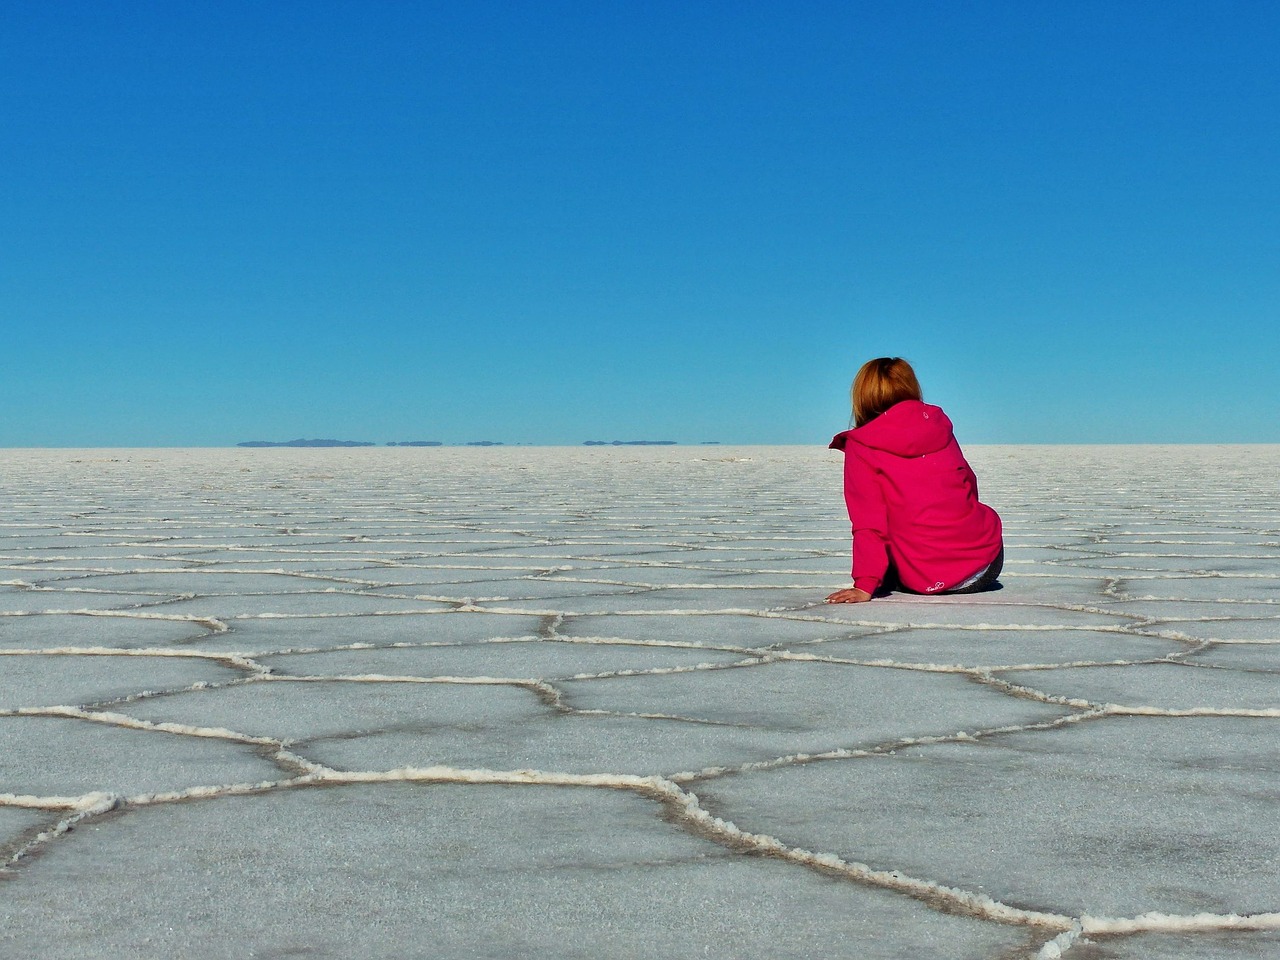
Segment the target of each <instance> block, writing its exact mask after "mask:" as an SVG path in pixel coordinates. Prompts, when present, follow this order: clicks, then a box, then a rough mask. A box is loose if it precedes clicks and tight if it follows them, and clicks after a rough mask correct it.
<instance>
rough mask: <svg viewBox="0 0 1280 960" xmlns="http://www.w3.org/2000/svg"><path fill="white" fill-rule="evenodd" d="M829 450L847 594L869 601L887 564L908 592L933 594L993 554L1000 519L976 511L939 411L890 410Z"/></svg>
mask: <svg viewBox="0 0 1280 960" xmlns="http://www.w3.org/2000/svg"><path fill="white" fill-rule="evenodd" d="M831 447H832V449H834V450H843V451H844V499H845V504H846V505H847V506H848V508H849V519H850V520H851V521H852V522H853V581H854V586H856V587H858V588H859V589H861V590H865V591H867V593H874V592H875V591H876V588H877V587H879V586H880V584H881V582H882V581H883V580H884V575H885V570H886V569H887V567H888V565H889V563H890V561H892V562H893V564H894V566H895V567H897V570H898V576H899V578H900V579H901V580H902V585H903V586H904V587H906V588H907V589H908V590H914V591H916V592H918V593H938V592H940V591H944V590H947V589H949V588H951V587H953V586H955V585H956V584H958V583H962V582H963V581H964V580H966V579H967V578H968V577H971V576H973V574H975V573H977V572H979V571H980V570H982V569H983V568H985V567H986V566H987V565H988V564H990V563H991V561H993V560H994V559H995V558H996V554H998V553H999V552H1000V549H1001V547H1002V540H1001V525H1000V517H999V515H998V514H997V513H996V512H995V511H994V510H992V509H991V508H990V507H988V506H987V505H986V504H984V503H979V502H978V480H977V478H976V477H975V476H974V475H973V470H972V469H970V467H969V463H968V461H966V460H965V458H964V454H963V453H961V452H960V445H959V444H958V443H956V438H955V436H954V435H953V434H952V432H951V420H950V419H948V417H947V415H946V414H945V413H943V412H942V409H941V408H940V407H935V406H931V405H930V404H927V403H922V402H921V401H919V400H903V401H900V402H899V403H895V404H894V405H893V406H892V407H890V408H889V409H888V410H886V411H885V412H884V413H882V414H880V416H878V417H876V418H875V419H874V420H872V421H870V422H868V423H865V424H863V425H862V426H861V427H858V428H856V429H854V430H846V431H845V432H844V433H838V434H836V436H835V439H833V440H832V441H831Z"/></svg>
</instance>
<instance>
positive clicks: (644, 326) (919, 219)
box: [0, 0, 1280, 446]
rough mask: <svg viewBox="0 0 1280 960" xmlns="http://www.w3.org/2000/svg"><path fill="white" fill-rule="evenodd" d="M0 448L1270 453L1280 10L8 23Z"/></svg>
mask: <svg viewBox="0 0 1280 960" xmlns="http://www.w3.org/2000/svg"><path fill="white" fill-rule="evenodd" d="M0 20H2V22H0V79H2V80H3V96H2V97H0V244H3V248H2V249H0V446H29V445H31V446H42V445H60V446H68V445H72V446H80V445H83V446H131V445H179V446H180V445H222V444H231V443H235V442H236V441H239V440H247V439H277V440H284V439H290V438H293V437H301V436H306V437H315V436H329V437H342V438H350V439H367V440H376V441H386V440H411V439H437V440H444V441H447V442H458V441H468V440H479V439H487V438H488V439H494V440H504V441H507V442H534V443H573V444H576V443H580V442H581V441H583V440H587V439H606V440H608V439H614V438H623V439H628V438H652V439H675V440H681V441H689V442H698V441H704V440H720V441H724V442H747V443H814V442H818V443H821V442H825V440H826V439H827V438H828V437H829V436H830V435H831V433H833V432H835V431H836V430H838V429H841V428H842V427H843V426H844V425H845V423H846V421H847V418H848V408H847V389H848V383H849V380H850V378H851V377H852V375H853V373H854V371H855V370H856V369H857V366H858V365H859V364H860V363H861V362H862V361H863V360H865V359H868V358H870V357H873V356H879V355H884V354H896V355H902V356H905V357H907V358H909V359H911V360H912V361H913V362H914V363H915V364H916V367H917V370H918V372H919V374H920V377H921V380H922V382H923V384H924V388H925V395H926V399H929V400H932V401H935V402H938V403H941V404H942V405H943V406H944V407H946V408H947V410H948V412H949V413H951V415H952V419H953V420H954V421H955V422H956V424H957V433H958V435H959V437H960V439H961V441H962V442H970V443H978V442H1171V441H1268V442H1280V384H1278V383H1277V379H1278V375H1280V309H1278V306H1280V119H1278V118H1280V78H1278V72H1277V67H1276V50H1277V49H1280V4H1275V3H1273V2H1270V0H1258V2H1221V3H1204V2H1202V0H1197V2H1185V0H1159V2H1156V0H1151V2H1127V0H1126V2H1117V0H1106V2H1072V3H1061V2H1056V0H1055V2H1041V0H1008V2H984V0H965V2H962V0H948V2H929V0H924V2H921V0H912V2H902V0H870V2H839V0H832V2H824V3H807V2H788V3H785V4H784V3H778V2H773V0H770V2H751V0H744V2H734V3H728V2H705V3H704V2H692V3H690V2H687V0H682V2H679V3H675V2H643V3H642V2H638V0H637V2H628V3H616V2H612V3H611V2H607V0H606V2H600V0H593V2H573V3H569V2H555V0H539V2H536V3H530V2H515V0H511V2H486V0H467V2H464V3H454V2H449V3H444V2H439V3H430V2H424V3H407V2H394V3H393V2H378V0H363V2H354V0H353V2H344V3H334V2H323V0H312V2H307V3H283V2H281V3H261V2H252V3H249V2H239V0H217V2H191V3H171V4H163V3H160V4H158V3H152V2H147V3H136V2H129V0H122V2H111V3H101V2H96V0H95V2H83V3H75V2H63V3H60V2H56V0H55V2H51V3H48V4H36V3H28V4H8V5H6V9H5V11H4V13H3V16H2V18H0Z"/></svg>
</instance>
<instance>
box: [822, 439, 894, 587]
mask: <svg viewBox="0 0 1280 960" xmlns="http://www.w3.org/2000/svg"><path fill="white" fill-rule="evenodd" d="M844 502H845V506H846V507H847V508H848V510H849V521H850V523H851V525H852V527H853V591H843V590H840V591H836V593H833V594H832V595H831V596H832V597H835V596H837V595H838V594H844V593H850V594H852V593H853V592H856V593H858V594H866V599H868V600H870V599H871V595H872V594H873V593H875V592H876V588H877V587H879V586H880V584H881V582H882V581H883V580H884V573H885V570H886V569H888V567H889V551H888V547H887V546H886V544H887V543H888V540H889V511H888V508H887V507H886V506H885V502H884V491H882V490H881V489H880V481H879V478H878V477H877V476H876V472H875V471H874V470H873V469H872V468H871V465H870V464H868V463H867V462H866V461H865V460H863V459H862V458H861V457H859V456H858V455H857V453H856V452H855V451H854V450H846V451H845V457H844ZM832 602H833V603H859V602H861V600H856V599H851V598H842V599H841V600H832Z"/></svg>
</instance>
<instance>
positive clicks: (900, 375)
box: [849, 357, 924, 427]
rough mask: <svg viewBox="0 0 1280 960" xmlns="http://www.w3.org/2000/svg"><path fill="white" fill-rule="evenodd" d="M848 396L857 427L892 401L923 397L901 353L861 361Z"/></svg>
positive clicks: (872, 417)
mask: <svg viewBox="0 0 1280 960" xmlns="http://www.w3.org/2000/svg"><path fill="white" fill-rule="evenodd" d="M849 399H850V401H851V402H852V404H853V423H854V426H856V427H860V426H862V425H863V424H866V423H870V422H871V421H872V420H874V419H875V418H876V417H878V416H880V414H882V413H884V412H885V411H886V410H888V409H889V408H890V407H892V406H893V405H894V404H895V403H898V402H899V401H902V400H923V399H924V395H923V394H922V393H921V392H920V381H919V380H917V379H916V372H915V371H914V370H912V369H911V364H909V363H907V361H905V360H903V359H902V358H901V357H877V358H876V359H875V360H868V361H867V362H866V363H864V364H863V365H862V369H860V370H859V371H858V375H857V376H856V377H854V378H853V386H852V387H851V388H850V389H849Z"/></svg>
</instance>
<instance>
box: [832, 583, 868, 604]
mask: <svg viewBox="0 0 1280 960" xmlns="http://www.w3.org/2000/svg"><path fill="white" fill-rule="evenodd" d="M870 599H871V594H869V593H867V591H865V590H859V589H858V588H857V587H849V588H848V589H846V590H837V591H836V592H835V593H833V594H831V596H829V597H827V603H866V602H867V601H868V600H870Z"/></svg>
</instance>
